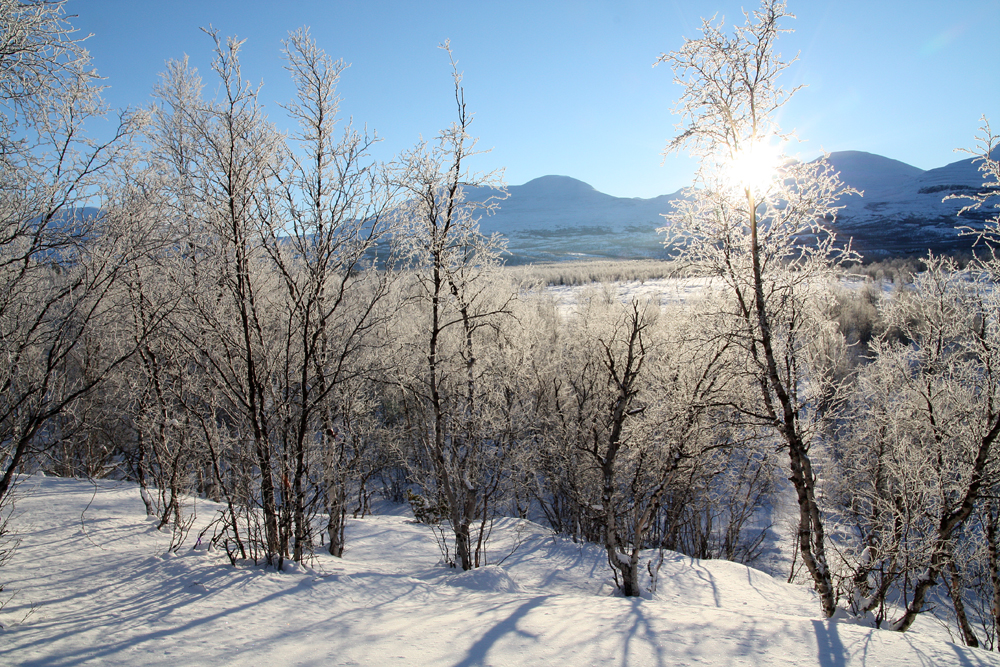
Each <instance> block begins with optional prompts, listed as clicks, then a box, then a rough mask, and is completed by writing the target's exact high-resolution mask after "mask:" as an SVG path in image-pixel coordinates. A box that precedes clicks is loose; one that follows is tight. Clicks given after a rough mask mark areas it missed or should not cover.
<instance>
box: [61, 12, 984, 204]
mask: <svg viewBox="0 0 1000 667" xmlns="http://www.w3.org/2000/svg"><path fill="white" fill-rule="evenodd" d="M756 6H757V5H756V4H754V3H743V2H730V1H729V0H713V1H701V0H698V1H687V2H685V1H684V0H660V1H659V2H639V1H630V0H619V1H617V2H612V1H601V2H589V1H587V0H580V1H577V2H546V1H545V0H534V1H533V2H531V1H529V2H521V1H519V0H511V1H507V2H499V1H486V0H483V1H479V2H476V1H471V2H470V1H469V0H464V1H459V2H450V1H438V0H425V1H417V0H412V1H405V2H404V1H386V2H379V1H377V0H368V1H355V0H326V1H322V0H284V1H283V2H263V1H253V0H242V1H240V0H171V1H169V2H167V1H152V0H69V2H68V3H67V9H68V11H69V13H71V14H75V15H76V18H73V19H72V22H73V24H74V25H75V26H76V27H77V28H79V29H80V31H81V32H82V33H93V37H91V38H90V39H89V40H88V42H87V46H88V48H89V50H90V52H91V55H92V56H93V58H94V65H95V66H96V68H97V70H98V72H99V73H100V74H101V75H102V76H104V77H106V79H107V81H106V83H107V85H108V86H109V88H108V90H107V91H106V95H105V96H106V98H107V100H108V101H109V102H110V103H111V104H112V105H114V106H117V107H120V106H125V105H133V106H134V105H143V104H147V103H148V102H149V100H150V98H149V93H150V91H151V90H152V87H153V85H154V84H155V83H156V81H157V74H158V73H159V72H161V71H163V69H164V63H165V61H166V60H168V59H171V58H176V59H180V58H183V56H184V55H185V54H187V55H188V56H190V58H191V62H192V64H193V65H195V66H197V67H198V68H199V70H200V71H201V73H202V76H203V77H204V78H205V79H206V82H207V84H208V86H207V88H208V91H209V92H211V91H212V90H214V82H213V81H211V80H210V77H209V75H210V72H209V62H210V59H211V48H212V44H211V41H210V39H209V38H208V37H207V36H206V35H204V34H203V33H202V32H201V31H200V30H199V28H200V27H202V26H205V27H207V26H208V25H212V26H214V27H215V28H217V29H219V31H220V32H221V34H223V35H236V36H238V37H240V38H246V39H247V43H246V45H245V46H244V51H243V59H242V60H243V72H244V75H245V76H246V77H247V78H249V79H251V80H252V81H254V82H260V81H263V84H264V86H263V89H262V93H261V94H262V99H263V101H264V102H265V103H266V105H267V108H268V109H269V112H270V116H271V119H272V120H273V121H274V122H275V123H276V124H277V125H278V126H279V127H281V128H287V127H288V123H287V121H286V119H285V118H284V117H283V115H282V112H281V109H280V108H279V107H278V103H279V102H287V101H288V100H289V99H290V98H291V96H292V93H293V91H292V87H291V84H290V83H289V79H288V77H287V74H286V73H285V72H284V70H283V69H282V61H281V57H280V49H281V40H282V39H283V38H285V37H286V36H287V33H288V31H289V30H294V29H295V28H298V27H300V26H303V25H308V26H311V28H312V34H313V37H314V38H315V39H316V40H317V42H318V43H319V44H320V46H322V47H323V48H324V49H325V50H326V51H327V52H328V53H329V54H330V55H331V56H333V57H334V58H343V59H344V60H345V61H347V62H348V63H350V64H351V67H350V69H348V70H347V71H346V72H345V74H344V75H343V77H342V79H341V84H340V87H339V92H340V94H341V97H342V98H343V103H342V105H341V110H342V112H343V113H345V114H346V115H349V116H352V117H353V118H354V121H355V123H356V124H359V125H363V124H367V126H368V127H369V128H370V129H374V130H377V132H378V134H379V135H380V136H381V137H383V139H384V141H383V142H382V143H381V144H380V145H379V146H378V149H377V157H379V158H380V159H390V158H391V157H392V156H393V155H394V154H396V153H398V152H399V151H401V150H403V149H405V148H407V147H409V146H411V145H413V144H414V143H415V142H416V141H417V140H418V139H419V137H420V136H421V135H423V136H424V137H426V138H430V137H433V136H434V135H435V134H436V133H437V132H438V131H439V130H440V129H441V128H443V127H446V126H447V125H448V124H449V123H450V122H451V121H452V120H453V118H454V101H453V97H452V94H451V88H450V87H451V80H450V76H449V74H450V73H449V66H448V60H447V56H446V55H445V54H444V53H443V52H441V51H439V50H438V49H437V45H438V44H439V43H440V42H442V41H444V40H445V39H450V40H451V43H452V48H453V50H454V52H455V55H456V57H457V58H458V60H459V68H460V69H461V70H462V71H463V72H464V75H465V81H464V84H465V90H466V101H467V103H468V106H469V108H470V109H471V110H472V111H474V112H475V114H476V120H475V123H474V124H473V130H474V134H476V135H478V136H479V137H480V141H481V144H480V145H481V147H484V148H492V149H493V150H492V152H491V153H490V154H489V155H485V156H482V157H480V158H478V161H479V164H478V165H477V166H478V167H479V168H480V169H484V170H488V169H492V168H497V167H505V168H506V180H507V182H508V183H509V184H511V185H519V184H522V183H525V182H527V181H529V180H531V179H533V178H536V177H538V176H543V175H546V174H561V175H566V176H572V177H574V178H579V179H581V180H583V181H586V182H588V183H590V184H591V185H593V186H594V187H595V188H597V189H598V190H600V191H602V192H607V193H608V194H612V195H616V196H622V197H653V196H656V195H660V194H667V193H671V192H674V191H675V190H677V189H678V188H680V187H682V186H684V185H687V184H688V182H689V181H690V178H691V173H692V172H693V163H692V162H691V160H690V159H689V158H687V157H685V156H670V157H668V158H667V159H666V160H664V159H663V157H662V155H661V153H662V151H663V148H664V147H665V146H666V144H667V142H668V141H669V140H670V138H671V137H672V136H673V127H674V124H675V123H676V122H677V118H676V117H675V116H673V115H672V114H671V113H670V109H671V107H672V106H673V102H674V100H675V99H676V98H677V97H678V95H679V93H680V91H679V89H678V88H677V87H676V86H675V85H674V84H673V83H672V73H671V71H670V70H669V69H668V68H667V67H665V66H660V67H655V68H654V67H652V65H653V63H654V62H655V61H656V58H657V56H658V55H659V54H660V53H662V52H665V51H671V50H674V49H677V48H678V47H680V46H681V44H682V43H683V37H684V36H687V37H697V36H698V28H699V27H700V25H701V22H700V17H702V16H705V17H708V16H712V15H715V14H717V15H718V16H719V17H722V16H724V17H725V20H726V23H727V24H730V25H731V24H732V23H734V22H742V20H743V19H742V14H741V8H743V7H746V8H748V9H752V8H755V7H756ZM789 10H790V11H791V12H792V13H794V14H796V15H797V18H796V19H792V20H788V21H787V22H786V24H785V25H786V27H788V28H792V29H794V30H795V32H794V33H792V34H787V35H784V36H782V38H781V39H780V40H779V42H778V50H779V51H781V53H782V54H783V55H785V56H786V57H787V56H794V55H795V54H796V53H798V54H799V61H798V62H797V63H796V64H794V65H793V66H792V67H791V68H790V69H789V70H788V71H787V72H786V73H785V75H784V78H783V83H784V85H786V86H788V87H791V86H795V85H798V84H806V85H807V88H805V89H803V90H802V91H800V92H799V93H798V94H797V95H796V96H795V97H794V98H793V99H792V100H791V101H790V102H789V104H788V106H787V107H786V110H785V112H784V114H783V118H782V119H781V125H782V127H783V129H785V130H792V129H794V130H796V132H797V134H798V136H799V137H800V139H802V140H803V142H802V143H800V144H797V145H795V146H792V147H790V152H792V153H794V154H798V156H799V157H802V158H804V159H810V158H812V157H815V156H817V155H819V154H820V152H821V151H822V150H827V151H838V150H863V151H869V152H872V153H878V154H881V155H885V156H887V157H891V158H895V159H897V160H902V161H903V162H907V163H909V164H912V165H914V166H917V167H920V168H922V169H930V168H933V167H938V166H942V165H944V164H946V163H948V162H952V161H954V160H957V159H961V158H962V157H963V156H962V155H959V154H956V153H955V152H954V149H956V148H961V147H970V146H972V144H973V139H974V134H975V132H976V130H977V128H978V126H979V118H980V116H981V115H983V114H986V115H987V116H988V117H991V118H992V119H993V121H994V125H995V126H997V127H1000V75H998V74H997V71H998V70H997V63H996V49H995V40H996V32H997V29H998V28H1000V2H998V1H997V0H955V1H952V2H947V3H946V2H940V0H934V1H932V0H909V1H896V0H880V1H877V2H873V1H872V0H809V1H808V2H805V1H801V0H800V1H799V2H795V1H794V0H793V1H792V2H790V3H789Z"/></svg>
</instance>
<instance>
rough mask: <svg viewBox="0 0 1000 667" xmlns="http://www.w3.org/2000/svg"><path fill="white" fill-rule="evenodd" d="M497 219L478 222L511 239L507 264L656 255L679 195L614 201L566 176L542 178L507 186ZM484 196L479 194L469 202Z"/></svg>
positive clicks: (473, 194) (471, 197)
mask: <svg viewBox="0 0 1000 667" xmlns="http://www.w3.org/2000/svg"><path fill="white" fill-rule="evenodd" d="M507 191H508V194H509V197H508V198H507V199H506V200H504V201H503V202H501V204H500V210H499V212H498V213H496V214H495V215H492V216H489V217H484V218H483V219H482V220H481V221H480V227H481V229H482V231H484V232H486V233H487V234H490V233H493V232H500V233H501V234H503V235H505V236H506V237H507V239H508V241H509V249H510V251H511V253H512V255H513V257H512V258H511V259H510V261H509V263H513V264H523V263H526V262H538V261H550V260H560V259H570V258H575V259H580V258H583V257H610V258H637V257H659V256H662V255H663V254H664V253H663V240H662V238H661V237H660V235H658V234H657V233H656V230H657V228H659V227H662V226H663V218H662V215H661V214H663V213H666V212H667V211H669V210H670V200H671V199H674V198H676V196H677V194H676V193H675V194H673V195H663V196H660V197H654V198H652V199H639V198H631V199H630V198H623V197H612V196H611V195H607V194H604V193H603V192H598V191H597V190H595V189H594V188H593V187H591V186H590V185H588V184H586V183H584V182H583V181H578V180H576V179H575V178H570V177H568V176H542V177H541V178H536V179H535V180H533V181H529V182H528V183H525V184H524V185H513V186H510V187H508V188H507ZM479 197H482V193H480V192H479V191H472V192H470V193H469V198H470V199H476V198H479Z"/></svg>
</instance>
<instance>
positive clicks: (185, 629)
mask: <svg viewBox="0 0 1000 667" xmlns="http://www.w3.org/2000/svg"><path fill="white" fill-rule="evenodd" d="M20 493H21V497H20V499H19V500H18V502H17V506H16V515H17V517H16V525H17V526H18V528H19V530H20V537H21V540H22V543H21V546H20V548H19V550H18V551H17V552H16V554H15V556H14V558H13V560H12V561H11V562H9V563H8V564H7V565H6V566H4V567H3V568H2V569H0V577H2V578H3V580H4V581H6V582H8V583H7V587H6V591H7V593H10V592H12V591H13V592H15V597H14V598H13V599H12V600H11V601H9V602H8V604H7V605H6V607H5V608H4V609H3V611H2V612H0V622H2V624H3V626H4V630H3V631H2V634H0V637H2V641H0V663H2V664H10V665H14V664H17V665H47V666H53V665H54V666H59V665H81V664H95V665H96V664H100V665H171V666H176V665H379V666H382V665H456V666H458V665H463V666H464V665H564V664H569V665H574V666H575V667H584V666H586V665H626V664H627V665H630V666H643V665H691V664H699V665H708V666H713V665H718V666H720V667H721V666H723V665H726V666H738V665H748V666H749V665H798V666H801V665H820V666H822V667H834V666H841V665H845V666H848V665H872V666H876V665H878V666H887V667H892V666H903V665H907V666H909V665H1000V655H997V654H992V653H989V652H986V651H981V650H974V649H968V648H965V647H962V646H958V645H956V644H953V643H950V642H949V641H948V640H947V633H946V632H945V631H944V630H943V628H942V627H941V626H940V625H938V624H936V623H935V622H934V621H933V620H930V619H922V620H921V621H920V622H919V623H918V626H917V629H916V630H915V631H911V632H909V633H907V634H906V635H900V634H898V633H894V632H889V631H878V630H872V629H870V628H866V627H861V626H858V625H852V624H849V623H845V622H837V621H825V620H820V619H819V617H818V611H819V607H818V604H817V603H816V601H815V599H814V597H813V595H812V593H811V592H810V591H808V590H807V589H805V588H803V587H799V586H792V585H788V584H785V583H784V582H782V581H779V580H776V579H773V578H771V577H769V576H767V575H765V574H762V573H760V572H758V571H756V570H752V569H749V568H746V567H744V566H742V565H737V564H734V563H729V562H724V561H696V560H692V559H689V558H686V557H680V556H668V558H667V560H666V562H665V563H664V565H663V569H662V571H661V578H660V584H659V589H658V592H657V593H655V594H654V595H652V596H649V597H647V598H643V599H625V598H620V597H615V596H613V595H612V594H611V591H612V586H611V585H610V583H609V580H608V566H607V563H606V561H605V558H604V555H603V552H602V551H601V550H600V549H597V548H596V547H593V546H584V545H579V544H573V543H572V542H569V541H567V540H564V539H561V538H558V537H554V536H553V535H552V534H551V533H550V532H549V531H546V530H545V529H543V528H541V527H539V526H537V525H535V524H531V523H529V522H523V521H516V520H512V519H507V520H502V521H501V522H499V523H498V525H497V526H496V529H495V531H494V534H495V540H494V543H493V547H492V552H491V555H490V558H491V560H493V561H499V560H501V559H504V558H505V557H506V558H505V559H504V560H503V563H502V565H492V566H489V567H487V568H484V569H482V570H477V571H472V572H468V573H464V574H462V573H458V572H455V571H454V570H447V569H444V568H441V567H438V566H437V565H436V563H437V561H438V559H439V553H438V550H437V546H436V544H435V542H434V539H433V537H432V535H431V532H430V530H429V529H428V528H427V527H426V526H422V525H419V524H415V523H413V522H412V521H411V520H409V519H407V518H405V517H403V516H392V515H385V516H376V517H368V518H365V519H361V520H352V521H350V523H349V526H348V543H347V544H348V551H347V553H346V554H345V558H343V559H335V558H332V557H329V556H326V555H325V554H321V555H319V556H317V558H316V559H315V562H314V565H313V566H312V567H311V568H310V569H301V568H300V569H298V570H293V571H290V572H286V573H276V572H273V571H266V570H262V569H258V568H242V567H241V568H233V567H231V566H230V565H229V564H228V561H227V560H226V558H225V556H224V555H221V554H219V553H217V552H208V551H204V550H197V551H193V550H191V549H190V548H184V549H182V550H180V552H179V553H178V554H176V555H175V554H169V553H166V551H167V548H168V545H169V536H168V535H164V534H161V533H158V532H157V531H156V530H155V528H154V526H153V524H151V523H150V522H149V521H148V520H147V519H146V518H145V516H144V514H143V511H142V504H141V502H140V500H139V496H138V492H137V490H136V487H134V486H132V485H129V484H121V483H113V482H98V483H97V484H96V486H95V485H92V484H91V483H89V482H86V481H80V480H69V479H56V478H43V477H33V478H29V479H27V480H26V481H25V482H24V483H23V485H22V486H21V491H20ZM214 510H215V507H214V506H213V505H212V504H210V503H207V502H204V501H199V502H198V504H197V513H198V524H201V525H203V524H204V523H205V522H206V521H207V520H209V519H210V518H211V516H212V514H213V512H214Z"/></svg>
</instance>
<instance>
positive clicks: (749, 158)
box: [725, 142, 782, 191]
mask: <svg viewBox="0 0 1000 667" xmlns="http://www.w3.org/2000/svg"><path fill="white" fill-rule="evenodd" d="M781 158H782V154H781V146H778V145H774V144H772V143H769V142H758V143H755V144H752V145H751V146H750V147H749V148H748V149H746V150H741V151H739V152H738V153H737V154H736V155H735V157H733V158H731V159H729V160H727V161H726V165H725V172H726V177H727V179H728V180H729V181H730V183H732V184H733V185H738V186H739V187H740V188H742V189H749V190H753V191H760V190H764V189H766V188H767V186H768V185H770V183H771V181H772V180H774V177H775V176H776V175H777V169H778V166H779V165H780V164H781Z"/></svg>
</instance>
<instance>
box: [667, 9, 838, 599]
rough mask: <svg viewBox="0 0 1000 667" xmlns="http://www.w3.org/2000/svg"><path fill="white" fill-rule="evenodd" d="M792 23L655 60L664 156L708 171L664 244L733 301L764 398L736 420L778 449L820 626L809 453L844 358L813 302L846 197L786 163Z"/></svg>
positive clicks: (830, 263)
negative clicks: (786, 76)
mask: <svg viewBox="0 0 1000 667" xmlns="http://www.w3.org/2000/svg"><path fill="white" fill-rule="evenodd" d="M790 17H791V15H790V14H788V13H787V11H786V8H785V4H784V3H783V2H780V1H778V0H765V1H764V2H762V4H761V7H760V8H759V9H758V10H755V11H754V12H753V13H752V14H750V13H745V23H744V25H742V26H740V25H738V26H735V27H734V28H733V30H732V33H731V34H728V33H727V32H725V31H724V29H723V25H722V23H721V22H719V23H713V22H712V21H709V20H705V21H704V22H703V24H702V28H701V33H702V34H701V37H700V38H698V39H687V40H685V43H684V45H683V46H682V47H681V48H680V49H679V50H677V51H674V52H671V53H668V54H664V55H662V56H661V57H660V59H659V61H658V62H659V63H664V64H667V65H670V66H671V68H672V69H673V71H674V76H675V82H676V83H678V84H679V85H681V86H682V87H683V89H684V92H683V94H682V95H681V97H680V99H679V101H678V103H677V106H676V108H675V109H674V111H675V113H677V114H679V115H680V116H681V117H682V121H681V124H680V125H679V128H678V129H679V130H680V134H679V135H678V136H677V137H676V138H675V139H674V140H673V141H672V142H671V143H670V145H669V147H668V149H667V150H668V152H669V151H679V150H683V149H688V150H689V151H690V153H691V154H692V155H693V156H695V157H696V158H697V159H698V160H699V162H700V166H699V169H698V172H697V174H696V177H695V184H694V186H693V187H692V188H689V189H687V190H686V191H685V193H684V198H682V199H680V200H679V201H677V202H674V207H675V209H674V212H673V213H671V214H669V215H668V216H667V220H668V226H667V227H665V228H664V229H665V231H666V232H667V233H668V241H667V242H668V244H673V245H674V246H675V247H679V248H680V253H681V254H682V255H683V256H684V257H685V258H687V259H689V260H692V261H694V262H696V263H697V264H698V265H699V266H701V267H703V268H704V269H705V270H707V271H709V272H710V273H711V274H712V275H714V276H716V277H717V278H718V279H719V280H720V281H721V283H722V284H723V285H724V286H725V288H726V291H727V294H728V295H729V305H728V308H726V309H725V311H724V312H722V313H720V321H719V323H718V325H717V327H718V329H717V330H718V331H719V332H720V333H721V334H722V335H724V336H726V337H727V338H728V339H729V340H731V342H732V344H733V346H734V348H738V349H740V350H742V351H743V357H742V358H740V359H739V360H738V361H737V363H735V364H734V365H733V366H732V367H731V368H732V369H733V371H734V372H737V373H740V374H743V375H744V377H745V379H746V381H747V382H749V383H751V385H752V386H754V387H756V389H755V391H756V399H755V400H754V401H752V402H743V403H741V404H739V405H738V406H737V407H738V409H739V410H740V411H741V412H742V413H743V414H744V416H745V417H746V418H747V419H748V420H750V421H751V422H755V423H758V424H762V425H768V426H770V427H773V428H774V429H775V431H776V433H777V434H778V435H779V436H780V438H781V439H782V441H783V445H784V447H785V449H786V451H787V454H788V462H789V473H790V479H791V482H792V485H793V486H794V488H795V492H796V496H797V499H798V505H799V522H798V548H799V551H800V554H801V558H802V562H803V563H804V565H805V566H806V568H807V570H808V572H809V575H810V577H811V578H812V580H813V583H814V585H815V587H816V591H817V592H818V593H819V596H820V600H821V603H822V608H823V613H824V614H825V615H827V616H832V615H833V613H834V611H835V609H836V594H835V590H834V585H833V578H832V573H831V570H830V565H829V563H828V559H827V555H826V535H825V531H824V522H823V515H822V512H821V509H820V506H819V503H818V501H817V496H818V490H817V488H816V483H817V473H816V471H815V470H814V469H813V457H812V455H811V449H812V448H813V446H814V445H815V443H816V441H817V434H818V432H819V429H820V427H821V422H822V408H823V405H824V402H825V400H828V398H829V391H830V384H829V380H830V376H829V373H828V370H829V369H830V367H831V363H830V361H831V359H830V357H831V355H833V356H835V355H837V354H839V352H838V350H839V348H840V347H841V346H840V345H839V344H838V342H837V340H836V336H835V335H833V333H832V325H831V324H830V323H829V322H827V321H826V317H825V315H824V312H823V308H821V307H819V306H818V305H817V300H818V299H821V298H822V291H823V290H824V289H825V288H826V286H827V285H828V284H829V283H830V279H831V277H832V276H833V270H834V267H836V265H837V264H838V262H839V261H842V260H843V259H844V258H845V257H848V256H849V254H847V253H845V252H843V251H842V250H840V249H838V247H837V246H836V245H835V243H834V235H833V234H832V233H831V232H830V230H829V228H828V227H827V226H826V223H827V221H828V220H830V219H832V216H833V215H834V214H835V212H836V206H835V203H836V200H837V198H838V197H839V196H840V195H841V194H843V193H844V192H845V189H844V187H843V186H842V185H841V183H840V181H839V179H838V178H837V176H836V174H835V173H834V172H833V171H832V169H831V167H830V166H829V165H828V164H827V163H826V161H825V160H824V159H820V160H817V161H815V162H811V163H801V162H797V161H794V160H790V159H787V158H784V157H782V156H781V155H780V144H781V143H782V142H783V141H785V140H786V139H787V138H788V135H787V134H784V133H783V132H782V131H781V129H780V128H779V127H778V124H777V116H778V113H779V110H780V109H781V108H782V106H784V104H785V103H786V102H787V101H788V99H789V98H790V97H791V95H792V94H793V93H794V90H792V91H788V90H785V89H783V88H782V87H781V86H780V85H779V83H778V79H779V76H780V74H781V73H782V71H784V70H785V69H786V68H787V67H788V64H789V63H788V62H787V61H784V60H782V59H781V56H780V54H778V53H776V51H775V45H776V41H777V39H778V37H779V36H780V34H781V32H783V29H782V28H781V27H780V23H781V21H782V19H785V18H790Z"/></svg>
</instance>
